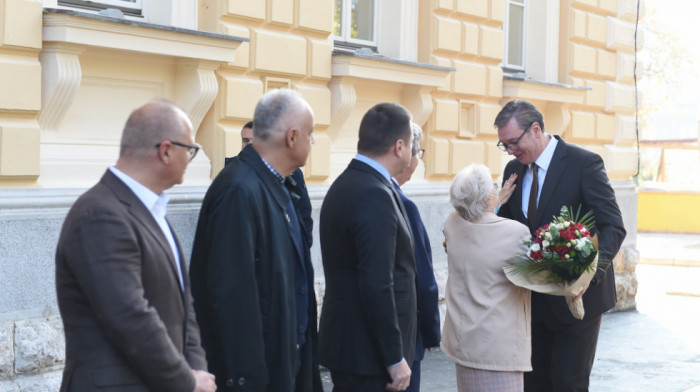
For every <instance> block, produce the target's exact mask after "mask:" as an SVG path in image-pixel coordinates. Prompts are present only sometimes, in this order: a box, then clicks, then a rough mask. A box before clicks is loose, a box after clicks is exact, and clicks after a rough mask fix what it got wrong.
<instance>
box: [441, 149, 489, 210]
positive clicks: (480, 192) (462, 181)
mask: <svg viewBox="0 0 700 392" xmlns="http://www.w3.org/2000/svg"><path fill="white" fill-rule="evenodd" d="M492 190H493V179H492V178H491V172H490V171H489V169H488V168H487V167H486V166H484V165H481V164H478V163H473V164H471V165H469V166H467V167H465V168H464V169H462V170H460V172H459V173H457V175H456V176H455V178H454V180H453V181H452V186H451V187H450V203H452V206H453V207H454V208H455V210H457V213H459V215H460V216H461V217H462V218H464V219H466V220H468V221H470V222H474V221H476V220H477V219H479V218H481V216H482V215H483V214H484V212H485V211H486V208H488V203H489V197H490V196H491V191H492Z"/></svg>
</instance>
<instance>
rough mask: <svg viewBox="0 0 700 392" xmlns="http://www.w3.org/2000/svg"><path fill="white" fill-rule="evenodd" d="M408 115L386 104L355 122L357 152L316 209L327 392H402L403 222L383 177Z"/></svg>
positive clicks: (408, 290) (408, 292)
mask: <svg viewBox="0 0 700 392" xmlns="http://www.w3.org/2000/svg"><path fill="white" fill-rule="evenodd" d="M412 139H413V136H412V134H411V115H410V113H409V112H408V111H407V110H406V109H405V108H404V107H402V106H400V105H397V104H391V103H383V104H378V105H375V106H374V107H372V108H371V109H370V110H369V111H368V112H367V113H366V114H365V115H364V117H363V118H362V122H361V124H360V132H359V141H358V143H357V151H358V154H357V155H356V156H355V159H353V160H352V161H351V162H350V164H349V165H348V167H347V169H346V170H345V171H344V172H343V173H342V174H341V175H340V176H339V177H338V178H337V179H336V180H335V181H334V182H333V185H331V187H330V189H329V190H328V193H327V194H326V197H325V199H324V201H323V205H322V207H321V223H320V234H321V252H322V256H323V268H324V272H325V276H326V294H325V297H324V299H323V309H322V311H321V323H320V326H319V357H320V359H321V364H322V365H323V366H325V367H327V368H328V369H330V371H331V377H332V379H333V384H334V387H333V391H334V392H344V391H348V392H349V391H352V392H355V391H367V392H372V391H384V390H385V388H386V389H388V390H390V391H403V390H405V389H406V388H407V387H408V385H409V382H410V377H411V371H410V367H411V364H412V363H413V357H414V354H415V350H416V345H415V339H416V266H415V261H414V258H413V239H412V236H411V227H410V224H409V222H408V218H407V216H406V212H405V209H404V206H403V204H402V203H401V200H400V198H399V195H398V193H397V192H396V191H395V190H394V187H393V186H392V185H391V177H392V176H396V175H397V174H399V173H401V172H402V171H403V170H404V169H405V168H406V167H407V166H408V164H409V162H410V160H411V144H412Z"/></svg>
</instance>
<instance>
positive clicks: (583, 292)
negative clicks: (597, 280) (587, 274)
mask: <svg viewBox="0 0 700 392" xmlns="http://www.w3.org/2000/svg"><path fill="white" fill-rule="evenodd" d="M590 285H591V284H590V283H588V284H587V285H586V287H584V288H583V290H581V292H580V293H578V295H577V296H576V297H574V301H578V300H579V299H581V297H583V295H584V294H586V290H588V287H589V286H590Z"/></svg>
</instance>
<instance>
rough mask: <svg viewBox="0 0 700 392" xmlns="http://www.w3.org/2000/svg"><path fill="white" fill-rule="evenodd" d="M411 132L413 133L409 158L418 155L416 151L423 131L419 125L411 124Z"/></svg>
mask: <svg viewBox="0 0 700 392" xmlns="http://www.w3.org/2000/svg"><path fill="white" fill-rule="evenodd" d="M411 132H413V145H412V146H411V156H414V155H416V154H418V149H419V148H420V139H422V138H423V130H422V129H421V127H420V125H418V124H416V123H414V122H412V123H411Z"/></svg>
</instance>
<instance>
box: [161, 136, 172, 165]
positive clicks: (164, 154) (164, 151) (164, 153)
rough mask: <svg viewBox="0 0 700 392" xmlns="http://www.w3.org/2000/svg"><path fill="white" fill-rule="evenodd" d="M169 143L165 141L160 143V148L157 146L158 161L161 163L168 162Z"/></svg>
mask: <svg viewBox="0 0 700 392" xmlns="http://www.w3.org/2000/svg"><path fill="white" fill-rule="evenodd" d="M170 146H171V144H170V142H169V141H167V140H165V141H163V142H161V143H160V146H158V159H159V160H160V161H162V162H163V163H169V162H170V158H171V157H170V151H171V149H170Z"/></svg>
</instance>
